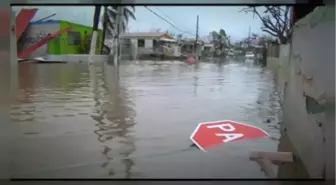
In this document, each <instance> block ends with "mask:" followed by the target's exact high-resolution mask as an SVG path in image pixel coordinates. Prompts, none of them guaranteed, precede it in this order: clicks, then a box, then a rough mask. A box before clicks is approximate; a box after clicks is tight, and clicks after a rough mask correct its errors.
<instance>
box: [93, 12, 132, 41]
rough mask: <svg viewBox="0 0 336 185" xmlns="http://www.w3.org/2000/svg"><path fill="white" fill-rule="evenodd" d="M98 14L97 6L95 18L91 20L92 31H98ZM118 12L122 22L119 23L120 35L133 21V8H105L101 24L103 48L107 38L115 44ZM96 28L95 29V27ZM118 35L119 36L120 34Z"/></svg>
mask: <svg viewBox="0 0 336 185" xmlns="http://www.w3.org/2000/svg"><path fill="white" fill-rule="evenodd" d="M100 12H101V6H99V5H97V6H95V16H94V20H93V25H94V27H93V30H97V29H98V23H99V21H100ZM118 12H121V14H122V15H123V16H122V18H123V19H122V20H120V21H121V22H119V23H120V25H121V28H120V30H119V31H120V33H123V32H125V31H126V29H127V25H128V22H129V20H130V19H133V20H135V19H136V18H135V15H134V12H135V8H134V6H122V7H121V6H105V7H104V13H103V17H102V23H103V42H102V44H103V46H104V40H105V38H109V39H112V43H114V42H115V40H116V39H115V38H116V37H117V36H118V30H117V28H118V27H117V24H119V23H118V20H117V15H118ZM95 26H96V27H95ZM120 33H119V34H120Z"/></svg>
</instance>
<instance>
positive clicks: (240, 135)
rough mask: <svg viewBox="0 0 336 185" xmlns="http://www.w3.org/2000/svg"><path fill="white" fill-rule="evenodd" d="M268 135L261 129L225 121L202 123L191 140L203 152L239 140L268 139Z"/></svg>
mask: <svg viewBox="0 0 336 185" xmlns="http://www.w3.org/2000/svg"><path fill="white" fill-rule="evenodd" d="M266 136H268V134H267V133H266V132H265V131H264V130H262V129H261V128H258V127H255V126H252V125H247V124H244V123H238V122H236V121H230V120H224V121H214V122H204V123H200V124H199V125H198V126H197V128H196V129H195V131H194V132H193V133H192V135H191V136H190V139H191V140H192V141H193V142H194V143H195V144H196V145H197V146H198V147H199V148H200V149H201V150H203V151H206V150H207V149H209V148H210V147H213V146H217V145H219V144H224V143H228V142H233V141H239V140H252V139H258V138H262V137H266Z"/></svg>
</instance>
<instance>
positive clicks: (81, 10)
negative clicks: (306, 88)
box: [14, 6, 262, 40]
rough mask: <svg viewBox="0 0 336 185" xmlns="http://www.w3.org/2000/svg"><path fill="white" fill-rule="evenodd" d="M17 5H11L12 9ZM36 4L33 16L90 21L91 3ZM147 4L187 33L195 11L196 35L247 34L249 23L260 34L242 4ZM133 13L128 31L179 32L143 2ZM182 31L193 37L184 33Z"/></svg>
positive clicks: (239, 36)
mask: <svg viewBox="0 0 336 185" xmlns="http://www.w3.org/2000/svg"><path fill="white" fill-rule="evenodd" d="M19 8H20V7H15V8H14V9H15V10H17V9H19ZM25 8H31V7H25ZM38 8H39V11H38V13H37V15H36V16H35V17H34V20H36V19H40V18H42V17H44V16H48V15H50V14H53V13H56V16H55V17H53V19H59V20H67V21H71V22H76V23H79V24H84V25H89V26H91V25H92V24H93V14H94V7H93V6H78V7H73V6H59V7H58V6H50V7H45V6H43V7H38ZM149 8H150V9H151V10H153V11H155V12H156V13H157V14H159V15H161V16H162V17H164V18H165V19H167V20H168V21H170V22H171V23H173V24H174V25H175V26H176V27H178V28H180V29H181V30H183V31H186V32H191V33H195V32H196V17H197V15H199V28H200V30H199V33H200V36H206V35H208V34H209V32H211V31H214V30H215V31H218V30H219V29H221V28H222V29H224V30H225V31H226V32H227V34H228V35H229V36H231V39H233V40H238V39H242V38H244V37H247V36H248V30H249V27H251V33H257V34H262V32H261V30H260V26H261V22H260V21H259V20H258V19H257V17H255V18H253V16H252V14H245V13H243V12H239V10H240V9H242V8H243V7H242V6H203V7H202V6H155V7H153V6H149ZM135 16H136V18H137V20H135V21H130V22H129V24H128V27H129V31H130V32H132V31H150V30H151V29H153V28H157V29H159V28H161V30H162V31H166V30H168V31H171V32H174V33H177V34H178V33H181V32H180V31H178V30H176V29H175V28H173V27H172V26H171V25H169V24H168V23H166V22H165V21H163V20H162V19H160V18H159V17H157V16H156V15H154V14H153V13H152V12H150V11H149V10H148V9H146V8H145V7H143V6H137V7H136V12H135ZM100 27H101V25H100ZM183 35H184V36H188V37H193V35H191V34H188V33H184V34H183Z"/></svg>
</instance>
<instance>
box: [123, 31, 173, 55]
mask: <svg viewBox="0 0 336 185" xmlns="http://www.w3.org/2000/svg"><path fill="white" fill-rule="evenodd" d="M120 39H121V40H120V42H121V45H122V48H123V52H124V53H127V52H133V54H132V55H134V56H139V55H149V54H157V53H164V50H165V49H164V47H165V48H168V50H169V48H170V49H171V50H174V49H173V48H174V46H176V43H177V41H176V40H174V39H173V38H172V37H171V36H169V35H168V34H166V33H163V32H132V33H123V34H121V35H120ZM127 45H128V46H129V47H127ZM163 46H164V47H163ZM127 48H129V49H130V50H129V51H126V49H127Z"/></svg>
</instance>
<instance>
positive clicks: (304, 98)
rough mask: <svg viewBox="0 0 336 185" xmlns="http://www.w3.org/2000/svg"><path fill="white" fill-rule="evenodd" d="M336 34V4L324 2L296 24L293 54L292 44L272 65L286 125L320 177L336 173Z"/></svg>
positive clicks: (299, 151) (304, 159)
mask: <svg viewBox="0 0 336 185" xmlns="http://www.w3.org/2000/svg"><path fill="white" fill-rule="evenodd" d="M334 40H335V8H334V7H318V8H316V9H315V10H314V12H312V13H310V14H309V15H307V16H306V17H305V18H303V19H301V20H300V21H298V22H297V23H296V24H295V26H294V32H293V39H292V45H291V46H286V47H291V49H290V52H289V54H290V60H285V58H286V57H287V56H286V51H288V48H287V50H286V49H284V50H283V51H284V52H283V53H282V54H281V55H282V56H281V57H280V59H271V63H272V62H277V61H275V60H278V63H279V64H280V65H278V66H277V65H276V64H274V63H272V64H270V65H269V67H271V66H273V68H274V66H275V68H278V69H277V70H276V71H277V73H276V74H277V82H278V83H279V86H278V87H279V89H280V91H283V94H284V101H283V122H284V131H285V132H286V133H287V134H288V137H289V139H290V140H291V142H292V143H293V146H294V148H295V150H296V151H295V152H296V154H297V155H298V156H299V157H300V158H301V160H302V162H303V164H304V166H305V167H306V169H307V171H308V173H309V175H310V177H315V178H318V177H327V178H334V177H335V45H334ZM285 50H286V51H285ZM272 60H273V61H272ZM279 78H280V79H279ZM279 81H280V82H279Z"/></svg>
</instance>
